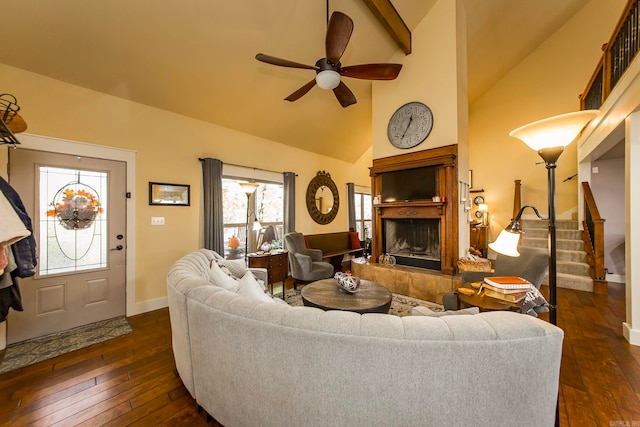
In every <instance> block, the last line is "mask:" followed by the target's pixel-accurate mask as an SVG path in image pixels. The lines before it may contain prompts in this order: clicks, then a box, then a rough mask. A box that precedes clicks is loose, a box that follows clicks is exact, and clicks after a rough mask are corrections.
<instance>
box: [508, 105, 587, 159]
mask: <svg viewBox="0 0 640 427" xmlns="http://www.w3.org/2000/svg"><path fill="white" fill-rule="evenodd" d="M597 114H598V110H584V111H576V112H573V113H567V114H561V115H559V116H554V117H549V118H546V119H542V120H538V121H537V122H533V123H529V124H528V125H524V126H521V127H519V128H518V129H514V130H512V131H511V132H510V133H509V136H513V137H514V138H518V139H520V140H522V141H524V143H525V144H527V145H528V146H529V147H531V148H532V149H534V150H536V151H539V150H542V149H544V148H550V147H566V146H567V145H569V144H571V142H572V141H573V140H574V139H576V137H577V136H578V134H579V133H580V131H582V129H583V128H584V127H585V126H586V125H587V123H589V122H590V121H591V120H592V119H593V118H594V117H595V116H596V115H597Z"/></svg>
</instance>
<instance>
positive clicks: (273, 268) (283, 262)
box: [248, 251, 289, 299]
mask: <svg viewBox="0 0 640 427" xmlns="http://www.w3.org/2000/svg"><path fill="white" fill-rule="evenodd" d="M248 259H249V267H250V268H266V269H267V277H268V282H269V283H267V285H268V286H269V288H270V290H271V295H273V284H274V283H279V282H282V299H284V281H285V280H286V279H287V277H288V276H289V274H288V267H289V266H288V262H289V255H288V252H287V251H283V252H266V253H262V254H253V255H249V257H248Z"/></svg>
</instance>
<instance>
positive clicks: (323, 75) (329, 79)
mask: <svg viewBox="0 0 640 427" xmlns="http://www.w3.org/2000/svg"><path fill="white" fill-rule="evenodd" d="M316 83H318V86H319V87H320V88H322V89H328V90H332V89H335V88H337V87H338V85H339V84H340V74H338V73H337V72H336V71H333V70H324V71H320V72H319V73H318V74H317V75H316Z"/></svg>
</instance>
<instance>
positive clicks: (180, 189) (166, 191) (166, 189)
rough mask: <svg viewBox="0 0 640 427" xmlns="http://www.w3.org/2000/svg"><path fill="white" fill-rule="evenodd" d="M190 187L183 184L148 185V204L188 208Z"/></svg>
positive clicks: (153, 183) (159, 183)
mask: <svg viewBox="0 0 640 427" xmlns="http://www.w3.org/2000/svg"><path fill="white" fill-rule="evenodd" d="M190 192H191V190H190V186H189V185H185V184H167V183H163V182H150V183H149V204H150V205H162V206H189V205H190V204H191V194H190Z"/></svg>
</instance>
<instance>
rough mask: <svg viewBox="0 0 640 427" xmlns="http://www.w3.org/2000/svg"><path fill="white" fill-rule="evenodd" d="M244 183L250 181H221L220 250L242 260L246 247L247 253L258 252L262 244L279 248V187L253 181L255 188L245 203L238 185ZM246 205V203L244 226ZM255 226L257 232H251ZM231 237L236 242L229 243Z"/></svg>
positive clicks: (281, 208)
mask: <svg viewBox="0 0 640 427" xmlns="http://www.w3.org/2000/svg"><path fill="white" fill-rule="evenodd" d="M247 181H250V179H240V178H223V179H222V192H223V196H222V197H223V208H222V210H223V223H224V225H223V226H224V242H225V248H224V250H225V256H226V257H228V258H242V257H243V256H244V254H245V247H246V245H248V247H249V252H255V251H256V250H258V248H259V247H260V245H261V244H262V243H272V244H273V245H274V246H275V247H276V248H280V247H282V230H283V217H284V201H283V197H284V189H283V185H282V184H280V183H269V182H259V181H257V180H255V182H256V184H258V188H257V189H256V191H255V192H254V193H253V194H251V195H250V197H249V198H248V200H247V194H246V193H245V192H244V191H243V190H242V187H240V183H241V182H247ZM247 202H248V203H249V221H248V222H249V224H248V227H247ZM256 221H258V223H256ZM255 226H257V229H254V227H255ZM247 228H248V232H249V235H248V236H247V234H246V233H247ZM232 237H236V238H237V241H235V242H234V241H232V242H231V244H230V242H229V240H230V239H231V238H232Z"/></svg>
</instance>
